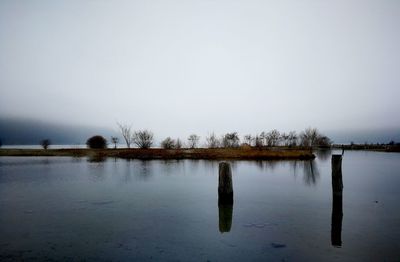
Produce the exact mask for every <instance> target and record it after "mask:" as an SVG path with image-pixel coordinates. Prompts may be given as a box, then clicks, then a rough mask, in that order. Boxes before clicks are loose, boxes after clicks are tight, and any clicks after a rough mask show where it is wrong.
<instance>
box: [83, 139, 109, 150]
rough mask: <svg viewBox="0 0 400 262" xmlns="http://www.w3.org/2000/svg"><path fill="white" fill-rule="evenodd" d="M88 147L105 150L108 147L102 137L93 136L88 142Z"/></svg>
mask: <svg viewBox="0 0 400 262" xmlns="http://www.w3.org/2000/svg"><path fill="white" fill-rule="evenodd" d="M86 145H87V147H89V148H93V149H104V148H106V147H107V140H106V139H105V138H104V137H102V136H92V137H91V138H89V139H88V140H87V141H86Z"/></svg>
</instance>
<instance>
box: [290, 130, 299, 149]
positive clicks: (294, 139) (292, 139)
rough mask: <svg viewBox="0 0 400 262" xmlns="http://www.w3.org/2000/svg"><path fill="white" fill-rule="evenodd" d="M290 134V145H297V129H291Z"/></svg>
mask: <svg viewBox="0 0 400 262" xmlns="http://www.w3.org/2000/svg"><path fill="white" fill-rule="evenodd" d="M288 136H289V138H288V140H289V146H297V140H298V137H297V134H296V131H290V132H289V135H288Z"/></svg>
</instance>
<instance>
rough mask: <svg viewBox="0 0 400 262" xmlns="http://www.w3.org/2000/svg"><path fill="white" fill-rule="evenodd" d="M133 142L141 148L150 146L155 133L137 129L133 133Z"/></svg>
mask: <svg viewBox="0 0 400 262" xmlns="http://www.w3.org/2000/svg"><path fill="white" fill-rule="evenodd" d="M133 143H135V145H136V146H137V147H139V148H143V149H147V148H150V147H151V146H152V145H153V133H152V132H151V131H148V130H140V131H136V132H135V133H134V134H133Z"/></svg>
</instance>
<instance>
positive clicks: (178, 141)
mask: <svg viewBox="0 0 400 262" xmlns="http://www.w3.org/2000/svg"><path fill="white" fill-rule="evenodd" d="M175 148H176V149H181V148H182V141H181V140H180V139H179V138H177V139H176V143H175Z"/></svg>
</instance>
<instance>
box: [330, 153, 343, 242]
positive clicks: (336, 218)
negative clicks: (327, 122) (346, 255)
mask: <svg viewBox="0 0 400 262" xmlns="http://www.w3.org/2000/svg"><path fill="white" fill-rule="evenodd" d="M342 156H343V154H342V155H332V224H331V225H332V227H331V243H332V245H333V246H335V247H341V246H342V220H343V181H342Z"/></svg>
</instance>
